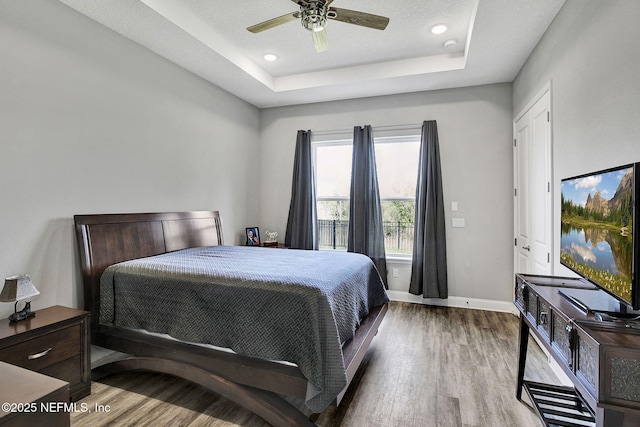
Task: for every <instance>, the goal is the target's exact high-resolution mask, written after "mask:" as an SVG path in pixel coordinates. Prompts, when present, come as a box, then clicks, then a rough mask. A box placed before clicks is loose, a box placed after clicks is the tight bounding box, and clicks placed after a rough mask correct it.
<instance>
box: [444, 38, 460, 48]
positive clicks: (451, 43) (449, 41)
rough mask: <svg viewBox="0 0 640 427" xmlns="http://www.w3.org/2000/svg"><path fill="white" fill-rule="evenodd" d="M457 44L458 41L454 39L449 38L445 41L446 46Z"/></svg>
mask: <svg viewBox="0 0 640 427" xmlns="http://www.w3.org/2000/svg"><path fill="white" fill-rule="evenodd" d="M457 44H458V42H457V41H455V40H453V39H451V40H447V41H446V42H444V43H443V45H444V47H454V46H455V45H457Z"/></svg>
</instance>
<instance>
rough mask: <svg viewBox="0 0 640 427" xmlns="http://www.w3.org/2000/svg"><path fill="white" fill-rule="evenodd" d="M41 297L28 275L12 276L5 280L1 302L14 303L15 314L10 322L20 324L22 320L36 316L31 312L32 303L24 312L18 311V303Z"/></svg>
mask: <svg viewBox="0 0 640 427" xmlns="http://www.w3.org/2000/svg"><path fill="white" fill-rule="evenodd" d="M36 295H40V292H39V291H38V290H37V289H36V287H35V286H34V285H33V283H32V282H31V277H29V275H28V274H23V275H20V276H11V277H7V278H6V279H4V288H2V293H0V301H2V302H14V301H15V306H14V309H13V311H14V313H13V314H12V315H11V316H9V321H10V322H18V321H20V320H25V319H28V318H29V317H33V316H35V315H36V313H35V312H33V311H31V301H27V302H26V303H25V306H24V308H23V309H22V310H20V311H18V301H20V300H23V299H27V298H31V297H34V296H36Z"/></svg>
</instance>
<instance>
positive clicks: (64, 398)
mask: <svg viewBox="0 0 640 427" xmlns="http://www.w3.org/2000/svg"><path fill="white" fill-rule="evenodd" d="M0 384H2V387H1V388H0V402H1V403H2V404H3V405H2V409H1V410H0V425H2V426H7V427H22V426H43V425H46V426H50V427H65V426H68V425H69V423H70V421H69V420H70V416H69V412H68V408H65V407H64V406H62V405H61V404H65V403H66V402H68V401H69V384H68V383H67V382H65V381H61V380H58V379H55V378H51V377H48V376H46V375H42V374H39V373H37V372H33V371H29V370H27V369H23V368H20V367H18V366H14V365H10V364H8V363H4V362H0Z"/></svg>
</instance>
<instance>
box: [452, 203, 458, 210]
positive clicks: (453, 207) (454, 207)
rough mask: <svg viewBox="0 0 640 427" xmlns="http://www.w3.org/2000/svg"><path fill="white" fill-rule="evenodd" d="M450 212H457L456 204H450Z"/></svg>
mask: <svg viewBox="0 0 640 427" xmlns="http://www.w3.org/2000/svg"><path fill="white" fill-rule="evenodd" d="M451 210H452V211H454V212H455V211H457V210H458V202H451Z"/></svg>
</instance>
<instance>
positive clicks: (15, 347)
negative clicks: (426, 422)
mask: <svg viewBox="0 0 640 427" xmlns="http://www.w3.org/2000/svg"><path fill="white" fill-rule="evenodd" d="M88 328H89V312H87V311H82V310H76V309H73V308H67V307H62V306H59V305H56V306H53V307H49V308H45V309H42V310H37V311H36V315H35V317H32V318H30V319H27V320H22V321H19V322H14V323H10V322H9V320H8V319H2V320H0V361H3V362H7V363H11V364H12V365H17V366H20V367H22V368H26V369H29V370H31V371H36V372H39V373H41V374H45V375H49V376H51V377H54V378H58V379H61V380H63V381H66V382H68V383H69V396H70V398H71V400H72V401H76V400H79V399H82V398H83V397H85V396H87V395H89V394H90V393H91V377H90V355H89V329H88Z"/></svg>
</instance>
